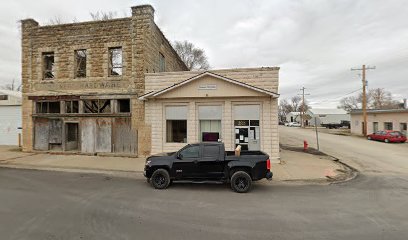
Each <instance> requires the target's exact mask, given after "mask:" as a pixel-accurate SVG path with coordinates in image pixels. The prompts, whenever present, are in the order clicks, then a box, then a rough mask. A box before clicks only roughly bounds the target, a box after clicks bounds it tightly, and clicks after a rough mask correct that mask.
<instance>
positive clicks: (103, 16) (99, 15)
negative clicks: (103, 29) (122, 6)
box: [89, 11, 118, 21]
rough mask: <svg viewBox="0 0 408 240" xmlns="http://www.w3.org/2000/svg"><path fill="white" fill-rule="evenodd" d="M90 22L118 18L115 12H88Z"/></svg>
mask: <svg viewBox="0 0 408 240" xmlns="http://www.w3.org/2000/svg"><path fill="white" fill-rule="evenodd" d="M89 14H90V15H91V18H92V20H94V21H104V20H109V19H114V18H116V17H117V16H118V13H117V12H115V11H109V12H102V11H97V12H94V13H92V12H90V13H89Z"/></svg>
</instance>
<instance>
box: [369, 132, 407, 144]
mask: <svg viewBox="0 0 408 240" xmlns="http://www.w3.org/2000/svg"><path fill="white" fill-rule="evenodd" d="M367 139H368V140H377V141H383V142H386V143H390V142H400V143H403V142H405V141H407V137H406V136H405V135H404V134H402V133H401V132H398V131H391V130H384V131H377V132H375V133H373V134H370V135H368V136H367Z"/></svg>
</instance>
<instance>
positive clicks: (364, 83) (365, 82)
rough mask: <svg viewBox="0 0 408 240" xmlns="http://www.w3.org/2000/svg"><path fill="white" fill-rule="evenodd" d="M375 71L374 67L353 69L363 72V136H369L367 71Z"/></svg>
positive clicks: (353, 69)
mask: <svg viewBox="0 0 408 240" xmlns="http://www.w3.org/2000/svg"><path fill="white" fill-rule="evenodd" d="M370 69H375V66H374V67H369V66H366V65H363V67H362V68H352V69H351V71H362V79H361V81H362V82H363V106H362V108H363V135H364V136H367V91H366V90H367V80H366V70H370Z"/></svg>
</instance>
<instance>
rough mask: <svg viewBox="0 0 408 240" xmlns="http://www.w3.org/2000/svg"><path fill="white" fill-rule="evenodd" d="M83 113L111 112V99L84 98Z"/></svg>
mask: <svg viewBox="0 0 408 240" xmlns="http://www.w3.org/2000/svg"><path fill="white" fill-rule="evenodd" d="M84 113H112V110H111V100H109V99H96V100H84Z"/></svg>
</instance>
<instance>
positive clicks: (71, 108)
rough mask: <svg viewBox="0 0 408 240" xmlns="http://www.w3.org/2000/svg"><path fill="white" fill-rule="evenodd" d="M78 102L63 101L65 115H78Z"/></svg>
mask: <svg viewBox="0 0 408 240" xmlns="http://www.w3.org/2000/svg"><path fill="white" fill-rule="evenodd" d="M78 105H79V104H78V101H65V113H78V112H79V106H78Z"/></svg>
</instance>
